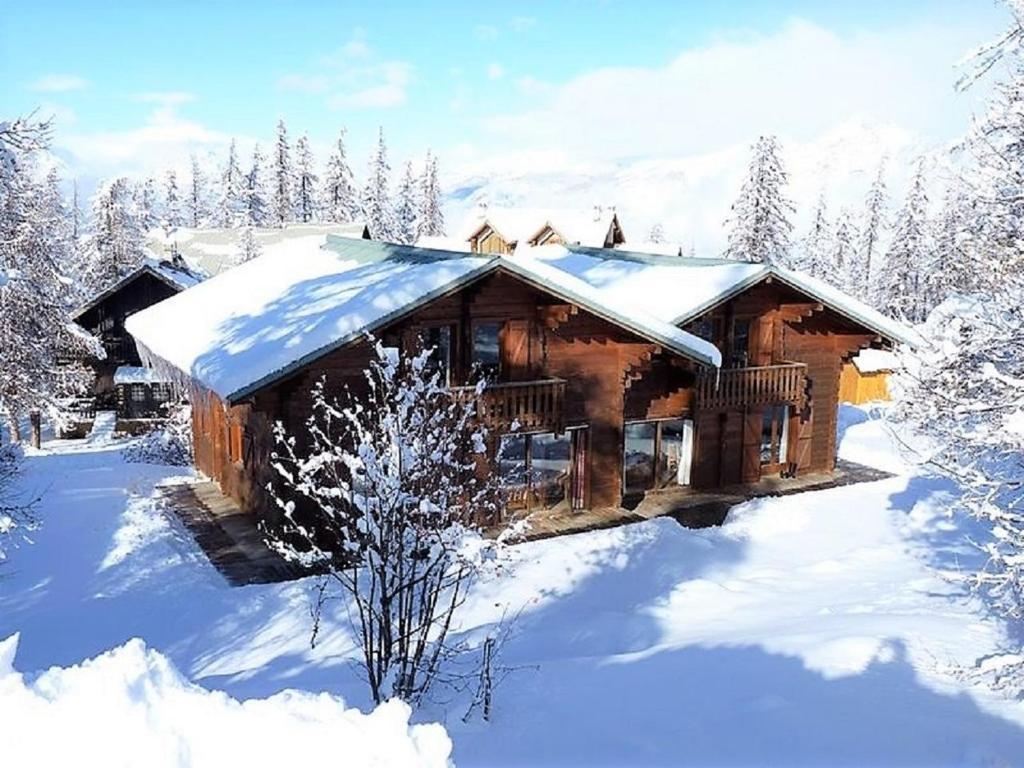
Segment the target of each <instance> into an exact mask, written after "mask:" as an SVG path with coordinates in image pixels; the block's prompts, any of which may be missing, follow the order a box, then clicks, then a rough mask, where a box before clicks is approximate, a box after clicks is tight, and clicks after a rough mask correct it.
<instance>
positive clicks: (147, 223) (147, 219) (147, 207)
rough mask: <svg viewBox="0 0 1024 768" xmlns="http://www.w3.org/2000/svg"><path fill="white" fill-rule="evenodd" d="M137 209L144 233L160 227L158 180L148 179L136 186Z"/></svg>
mask: <svg viewBox="0 0 1024 768" xmlns="http://www.w3.org/2000/svg"><path fill="white" fill-rule="evenodd" d="M135 208H136V210H138V212H139V226H141V227H142V230H143V232H149V230H151V229H155V228H156V227H158V226H160V217H159V216H158V215H157V194H156V180H155V179H153V178H152V177H147V178H146V179H145V180H144V181H142V182H140V183H138V184H136V185H135Z"/></svg>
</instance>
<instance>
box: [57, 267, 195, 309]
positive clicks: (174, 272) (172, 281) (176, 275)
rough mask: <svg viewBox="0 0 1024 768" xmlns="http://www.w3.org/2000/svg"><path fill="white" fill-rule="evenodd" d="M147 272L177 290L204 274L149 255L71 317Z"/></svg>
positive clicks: (187, 286)
mask: <svg viewBox="0 0 1024 768" xmlns="http://www.w3.org/2000/svg"><path fill="white" fill-rule="evenodd" d="M145 273H148V274H150V275H152V276H153V277H155V278H156V279H157V280H160V281H161V282H163V283H166V284H167V285H168V286H169V287H171V288H174V289H175V290H178V291H184V290H185V289H187V288H191V287H192V286H193V285H195V284H196V283H199V282H202V280H203V275H202V274H195V273H194V272H192V271H190V270H189V271H187V270H184V269H178V268H177V267H172V266H170V265H165V264H163V263H161V262H158V261H156V260H155V259H151V258H149V257H147V258H146V260H145V261H143V263H142V264H140V265H139V266H138V267H136V268H135V269H133V270H132V271H131V272H129V273H128V274H127V275H125V276H124V277H122V278H121V279H120V280H118V281H117V282H115V283H113V284H111V285H110V286H108V287H107V288H104V289H103V290H102V291H100V292H99V293H97V294H96V295H95V296H93V297H92V298H91V299H89V301H87V302H86V303H85V304H83V305H82V306H80V307H78V308H77V309H76V310H74V311H73V312H72V313H71V319H72V320H78V318H80V317H81V316H82V315H84V314H85V313H86V312H88V311H89V310H90V309H92V308H93V307H95V306H96V305H97V304H99V303H100V302H102V301H104V300H105V299H107V298H109V297H110V296H112V295H113V294H115V293H117V292H118V291H119V290H121V289H122V288H124V287H125V286H126V285H128V284H129V283H131V282H133V281H134V280H136V279H138V278H139V277H140V276H141V275H143V274H145Z"/></svg>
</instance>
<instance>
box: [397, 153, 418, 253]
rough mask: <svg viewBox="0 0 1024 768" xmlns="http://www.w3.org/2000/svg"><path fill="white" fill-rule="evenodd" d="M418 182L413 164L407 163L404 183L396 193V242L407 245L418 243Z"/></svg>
mask: <svg viewBox="0 0 1024 768" xmlns="http://www.w3.org/2000/svg"><path fill="white" fill-rule="evenodd" d="M416 197H417V195H416V180H415V178H413V173H412V163H411V162H406V164H405V172H404V173H403V174H402V181H401V182H400V183H399V185H398V191H397V192H396V193H395V241H396V242H399V243H403V244H405V245H411V244H412V243H414V242H416V232H417V224H418V223H419V219H420V212H419V207H418V206H417V204H416Z"/></svg>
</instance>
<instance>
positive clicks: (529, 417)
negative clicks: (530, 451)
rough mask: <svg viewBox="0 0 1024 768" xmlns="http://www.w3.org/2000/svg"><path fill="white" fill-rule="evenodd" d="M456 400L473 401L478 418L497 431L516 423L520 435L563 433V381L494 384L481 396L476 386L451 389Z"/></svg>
mask: <svg viewBox="0 0 1024 768" xmlns="http://www.w3.org/2000/svg"><path fill="white" fill-rule="evenodd" d="M452 392H453V393H454V394H455V395H456V397H460V398H463V399H466V400H475V401H476V414H477V417H478V418H479V419H480V420H481V421H482V422H483V423H484V424H485V425H486V426H487V427H488V428H489V429H493V430H496V431H498V432H507V431H509V430H511V429H512V424H513V423H518V431H520V432H536V431H538V430H539V431H544V432H562V431H564V430H565V380H564V379H542V380H539V381H513V382H496V383H493V384H489V385H488V386H487V388H486V389H484V391H483V393H482V394H481V395H479V396H477V394H476V388H475V387H452Z"/></svg>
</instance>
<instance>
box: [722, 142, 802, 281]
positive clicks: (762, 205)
mask: <svg viewBox="0 0 1024 768" xmlns="http://www.w3.org/2000/svg"><path fill="white" fill-rule="evenodd" d="M752 151H753V157H752V158H751V161H750V167H749V170H748V172H747V177H746V179H745V180H744V182H743V186H742V187H741V188H740V195H739V197H738V198H737V200H736V202H735V203H733V205H732V209H731V210H732V214H731V215H730V217H729V218H728V219H727V220H726V222H725V223H726V226H728V227H730V230H729V244H728V247H727V248H726V249H725V256H726V258H729V259H736V260H737V261H754V262H764V263H766V264H785V263H787V261H788V258H789V251H790V234H791V233H792V231H793V225H792V223H791V222H790V220H789V217H790V216H791V215H792V214H793V212H794V210H795V209H794V207H793V203H792V202H791V201H790V200H789V198H787V197H786V195H785V189H786V185H787V184H788V183H789V177H788V176H787V174H786V171H785V168H784V167H783V165H782V158H781V148H780V146H779V141H778V139H777V138H776V137H774V136H761V137H760V138H758V140H757V142H756V143H755V144H754V146H753V147H752Z"/></svg>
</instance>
